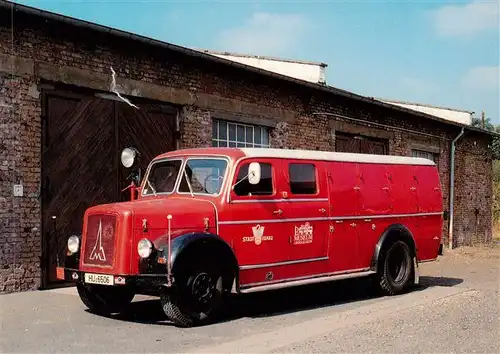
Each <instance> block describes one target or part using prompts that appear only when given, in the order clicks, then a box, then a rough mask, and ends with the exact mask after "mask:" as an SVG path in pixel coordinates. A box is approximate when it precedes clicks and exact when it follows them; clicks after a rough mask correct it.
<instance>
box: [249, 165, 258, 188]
mask: <svg viewBox="0 0 500 354" xmlns="http://www.w3.org/2000/svg"><path fill="white" fill-rule="evenodd" d="M248 182H249V183H250V184H254V185H255V184H259V182H260V164H259V163H258V162H252V163H250V166H248Z"/></svg>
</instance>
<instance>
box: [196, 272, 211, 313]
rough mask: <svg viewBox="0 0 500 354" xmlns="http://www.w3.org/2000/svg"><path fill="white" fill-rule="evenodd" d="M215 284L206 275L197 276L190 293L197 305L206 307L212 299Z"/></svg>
mask: <svg viewBox="0 0 500 354" xmlns="http://www.w3.org/2000/svg"><path fill="white" fill-rule="evenodd" d="M214 290H215V284H214V283H213V281H212V277H211V276H210V275H209V274H207V273H200V274H198V275H197V276H196V277H195V278H194V280H193V283H192V287H191V292H192V294H193V298H194V300H195V301H196V302H197V303H198V304H204V305H206V304H207V303H208V302H210V300H212V299H213V298H214Z"/></svg>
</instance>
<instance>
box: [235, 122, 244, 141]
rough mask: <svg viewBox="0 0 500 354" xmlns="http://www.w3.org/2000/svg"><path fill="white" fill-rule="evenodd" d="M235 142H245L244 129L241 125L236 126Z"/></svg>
mask: <svg viewBox="0 0 500 354" xmlns="http://www.w3.org/2000/svg"><path fill="white" fill-rule="evenodd" d="M236 134H237V135H236V141H238V142H242V143H244V142H245V127H244V126H243V125H238V128H237V131H236Z"/></svg>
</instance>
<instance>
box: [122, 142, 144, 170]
mask: <svg viewBox="0 0 500 354" xmlns="http://www.w3.org/2000/svg"><path fill="white" fill-rule="evenodd" d="M139 155H140V154H139V151H137V150H136V149H135V148H132V147H129V148H125V149H123V151H122V154H121V157H120V159H121V162H122V165H123V167H125V168H131V167H132V166H134V165H135V164H136V163H137V160H138V158H139Z"/></svg>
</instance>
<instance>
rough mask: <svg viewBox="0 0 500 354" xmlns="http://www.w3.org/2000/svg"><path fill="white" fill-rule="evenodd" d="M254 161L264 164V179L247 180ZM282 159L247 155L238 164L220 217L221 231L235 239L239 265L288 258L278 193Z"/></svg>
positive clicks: (267, 262)
mask: <svg viewBox="0 0 500 354" xmlns="http://www.w3.org/2000/svg"><path fill="white" fill-rule="evenodd" d="M252 162H259V163H260V166H261V180H260V182H259V183H258V184H256V185H252V184H250V183H249V182H248V178H246V176H247V175H248V167H249V165H250V163H252ZM281 169H282V162H281V160H274V159H261V158H259V159H245V160H243V161H241V162H240V163H239V164H238V165H237V166H236V170H235V174H234V178H233V180H232V181H231V185H232V186H234V188H232V189H231V190H230V191H229V195H230V202H229V204H228V205H227V206H226V207H225V208H224V212H223V215H221V217H220V222H219V233H220V234H221V235H222V236H223V237H224V238H225V239H230V240H231V241H232V246H233V249H234V252H235V254H236V257H237V259H238V263H239V265H240V267H244V266H257V265H262V264H267V265H270V266H272V265H273V264H274V263H279V262H284V261H287V260H289V254H288V252H287V251H288V248H287V246H288V235H287V234H286V233H285V232H284V230H283V219H284V215H283V202H282V201H281V200H280V199H281V196H280V195H279V193H278V186H279V185H281V184H282V179H283V176H282V174H280V173H279V171H280V170H281Z"/></svg>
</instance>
